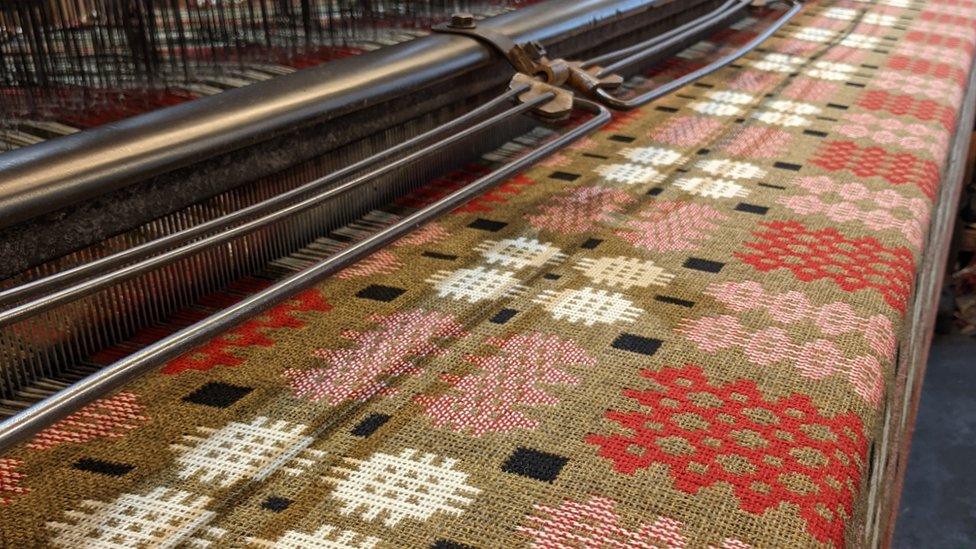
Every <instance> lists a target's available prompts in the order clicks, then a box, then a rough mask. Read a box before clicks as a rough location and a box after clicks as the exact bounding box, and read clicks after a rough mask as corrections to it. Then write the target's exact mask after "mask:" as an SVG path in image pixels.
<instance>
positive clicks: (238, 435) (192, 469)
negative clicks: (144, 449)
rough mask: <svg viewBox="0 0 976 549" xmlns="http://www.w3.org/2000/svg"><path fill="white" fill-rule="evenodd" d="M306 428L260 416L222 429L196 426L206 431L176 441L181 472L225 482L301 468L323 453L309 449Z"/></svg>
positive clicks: (308, 465)
mask: <svg viewBox="0 0 976 549" xmlns="http://www.w3.org/2000/svg"><path fill="white" fill-rule="evenodd" d="M307 428H308V427H307V426H306V425H303V424H301V423H290V422H288V421H284V420H277V421H272V420H270V419H268V418H267V417H262V416H259V417H257V418H255V419H254V420H252V421H251V423H238V422H236V421H235V422H231V423H228V424H227V425H225V426H224V427H222V428H220V429H211V428H207V427H198V428H197V430H198V431H199V432H200V433H202V434H204V435H206V436H205V437H197V436H193V435H185V436H184V437H183V439H184V440H185V441H186V442H187V443H188V446H184V445H180V444H174V445H172V448H174V449H176V450H178V451H180V452H181V455H180V457H179V458H177V460H176V463H177V464H178V465H179V466H180V471H179V476H180V478H183V479H187V478H190V477H194V476H197V475H199V476H198V478H197V480H199V481H201V482H213V483H216V484H217V485H218V486H220V487H222V488H226V487H228V486H231V485H232V484H234V483H235V482H237V481H239V480H242V479H245V478H247V479H251V480H263V479H265V478H267V477H268V475H270V474H271V473H273V472H275V471H278V470H282V471H285V472H287V473H289V474H292V475H297V474H300V473H302V472H303V471H304V470H306V469H307V468H308V467H311V466H312V465H314V464H315V462H316V461H317V460H318V459H320V458H321V457H322V456H323V453H322V452H320V451H318V450H308V449H307V448H308V446H309V445H310V444H311V443H312V442H313V440H314V439H312V438H311V437H307V436H302V433H304V432H305V430H306V429H307ZM299 454H303V455H304V457H300V456H299Z"/></svg>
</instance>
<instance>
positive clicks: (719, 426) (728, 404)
mask: <svg viewBox="0 0 976 549" xmlns="http://www.w3.org/2000/svg"><path fill="white" fill-rule="evenodd" d="M642 375H643V376H644V377H646V378H647V379H649V380H651V382H652V387H651V388H650V389H646V390H637V389H625V390H624V391H623V394H624V396H626V397H628V398H632V399H634V400H636V401H637V402H638V403H639V404H640V405H641V406H642V408H641V409H640V410H638V411H632V412H625V411H617V410H610V411H608V412H607V414H606V417H607V419H610V420H612V421H614V422H616V423H618V424H619V425H620V426H621V427H623V428H624V429H626V430H627V431H629V433H628V434H613V435H597V434H591V435H589V436H588V437H587V438H586V441H587V442H588V443H590V444H594V445H596V446H599V448H600V449H599V455H600V456H602V457H604V458H607V459H609V460H611V461H612V462H613V468H614V470H616V471H617V472H619V473H623V474H627V475H633V474H634V473H636V472H637V471H639V470H642V469H647V468H649V467H650V466H651V465H653V464H656V463H661V464H665V465H668V470H669V473H670V475H671V478H672V479H673V480H674V486H675V488H676V489H678V490H681V491H683V492H687V493H690V494H695V493H698V491H699V490H700V489H701V488H705V487H709V486H713V485H715V484H717V483H727V484H729V485H731V486H732V490H733V492H734V493H735V495H736V496H737V497H738V499H739V506H740V507H741V508H742V509H743V510H744V511H747V512H749V513H755V514H761V513H763V512H765V511H767V510H768V509H772V508H774V507H777V506H779V505H780V504H784V503H785V504H790V505H795V506H796V507H798V508H799V510H800V516H801V517H803V519H804V520H805V521H806V523H807V530H808V531H809V532H810V534H811V535H813V537H815V538H816V539H817V540H820V541H822V542H827V543H832V544H834V545H835V546H838V547H839V546H841V545H842V544H843V538H844V523H845V519H847V518H849V517H850V516H851V514H852V503H853V500H854V494H856V493H857V490H858V487H859V485H860V474H861V468H862V466H863V464H864V460H865V453H866V450H867V441H866V439H865V437H864V434H863V424H862V422H861V420H860V419H859V418H858V417H857V415H855V414H853V413H847V414H843V415H838V416H835V417H833V418H828V417H825V416H823V415H822V414H821V413H820V412H819V410H817V408H816V407H815V406H814V405H813V402H812V401H811V400H810V398H809V397H807V396H805V395H800V394H793V395H791V396H789V397H787V398H781V399H778V400H775V401H770V400H766V398H765V397H764V396H763V395H762V393H760V391H759V389H758V388H757V387H756V384H755V383H754V382H752V381H749V380H744V379H740V380H737V381H735V382H732V383H729V384H725V385H714V384H711V383H709V382H708V380H707V379H706V378H705V375H704V372H703V371H702V369H701V368H700V367H698V366H696V365H693V364H688V365H686V366H684V367H682V368H675V367H669V368H665V369H664V370H662V371H660V372H652V371H650V370H644V371H643V372H642Z"/></svg>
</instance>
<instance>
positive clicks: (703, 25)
mask: <svg viewBox="0 0 976 549" xmlns="http://www.w3.org/2000/svg"><path fill="white" fill-rule="evenodd" d="M751 3H752V2H751V0H739V2H738V3H737V4H736V5H734V6H732V7H731V8H729V9H726V10H725V11H723V12H722V13H719V14H717V15H716V16H715V17H710V18H706V19H705V20H704V21H702V22H700V23H697V24H695V25H692V26H691V27H690V28H689V29H687V30H686V31H684V32H682V33H680V34H678V35H676V36H672V37H671V38H668V39H666V40H663V41H661V42H660V43H658V44H656V45H655V46H654V47H653V48H648V49H646V50H643V51H638V52H636V53H633V54H631V55H629V56H628V57H625V58H623V59H619V60H617V61H615V62H613V63H611V64H609V65H607V66H606V67H603V70H601V71H600V73H599V74H598V77H603V76H606V75H608V74H612V73H614V72H616V71H618V70H620V69H622V68H624V67H628V66H630V65H633V64H635V63H638V62H640V61H643V60H644V59H647V58H649V57H652V56H654V55H656V54H658V53H660V52H662V51H665V50H667V49H668V48H672V47H674V46H678V45H680V44H681V43H683V42H685V41H687V40H689V39H691V38H693V37H695V36H698V35H702V34H704V33H706V32H708V31H710V30H711V29H713V28H715V27H717V26H718V25H721V24H722V23H723V22H725V21H727V20H729V19H730V18H731V17H733V16H735V15H737V14H738V13H739V12H741V11H742V10H744V9H746V8H748V7H749V5H750V4H751Z"/></svg>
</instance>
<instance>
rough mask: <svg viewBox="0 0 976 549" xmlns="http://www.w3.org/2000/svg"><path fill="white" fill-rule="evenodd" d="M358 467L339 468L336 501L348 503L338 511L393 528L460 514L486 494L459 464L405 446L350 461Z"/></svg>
mask: <svg viewBox="0 0 976 549" xmlns="http://www.w3.org/2000/svg"><path fill="white" fill-rule="evenodd" d="M345 462H346V464H348V465H351V466H353V468H347V467H343V466H337V467H334V468H333V469H332V471H333V473H338V476H337V477H332V478H328V479H327V480H329V481H331V482H334V483H335V490H334V491H333V492H332V497H334V498H336V499H338V500H339V501H341V502H342V503H343V506H342V508H341V509H339V512H340V513H342V514H343V515H351V514H354V513H355V514H357V515H359V517H360V518H361V519H363V520H366V521H372V520H374V519H376V518H378V517H379V516H380V515H381V514H382V515H384V518H383V524H385V525H386V526H388V527H391V528H392V527H394V526H396V525H397V524H399V523H400V521H402V520H403V519H406V518H411V519H415V520H422V521H426V520H427V519H429V518H430V517H432V516H433V515H434V514H435V513H439V512H443V513H448V514H451V515H460V514H461V513H463V512H464V509H463V508H464V507H465V506H466V505H468V504H470V503H471V501H472V496H476V495H477V494H479V493H480V492H481V490H479V489H477V488H474V487H472V486H469V485H468V484H467V482H466V481H467V479H468V474H467V473H465V472H463V471H458V470H456V469H455V468H454V466H455V465H457V460H454V459H451V458H447V457H439V456H437V455H434V454H431V453H425V454H421V453H420V452H418V451H417V450H414V449H412V448H406V449H404V450H402V451H401V452H400V455H397V456H395V455H392V454H385V453H382V452H376V453H374V454H373V455H371V456H369V459H367V460H365V461H363V460H358V459H353V458H348V457H347V458H345Z"/></svg>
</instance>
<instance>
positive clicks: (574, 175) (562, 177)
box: [549, 172, 580, 181]
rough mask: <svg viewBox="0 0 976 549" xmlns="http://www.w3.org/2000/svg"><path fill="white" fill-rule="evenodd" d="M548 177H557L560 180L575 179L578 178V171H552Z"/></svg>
mask: <svg viewBox="0 0 976 549" xmlns="http://www.w3.org/2000/svg"><path fill="white" fill-rule="evenodd" d="M549 177H550V179H558V180H560V181H576V180H577V179H579V178H580V175H579V174H578V173H569V172H552V173H551V174H549Z"/></svg>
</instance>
